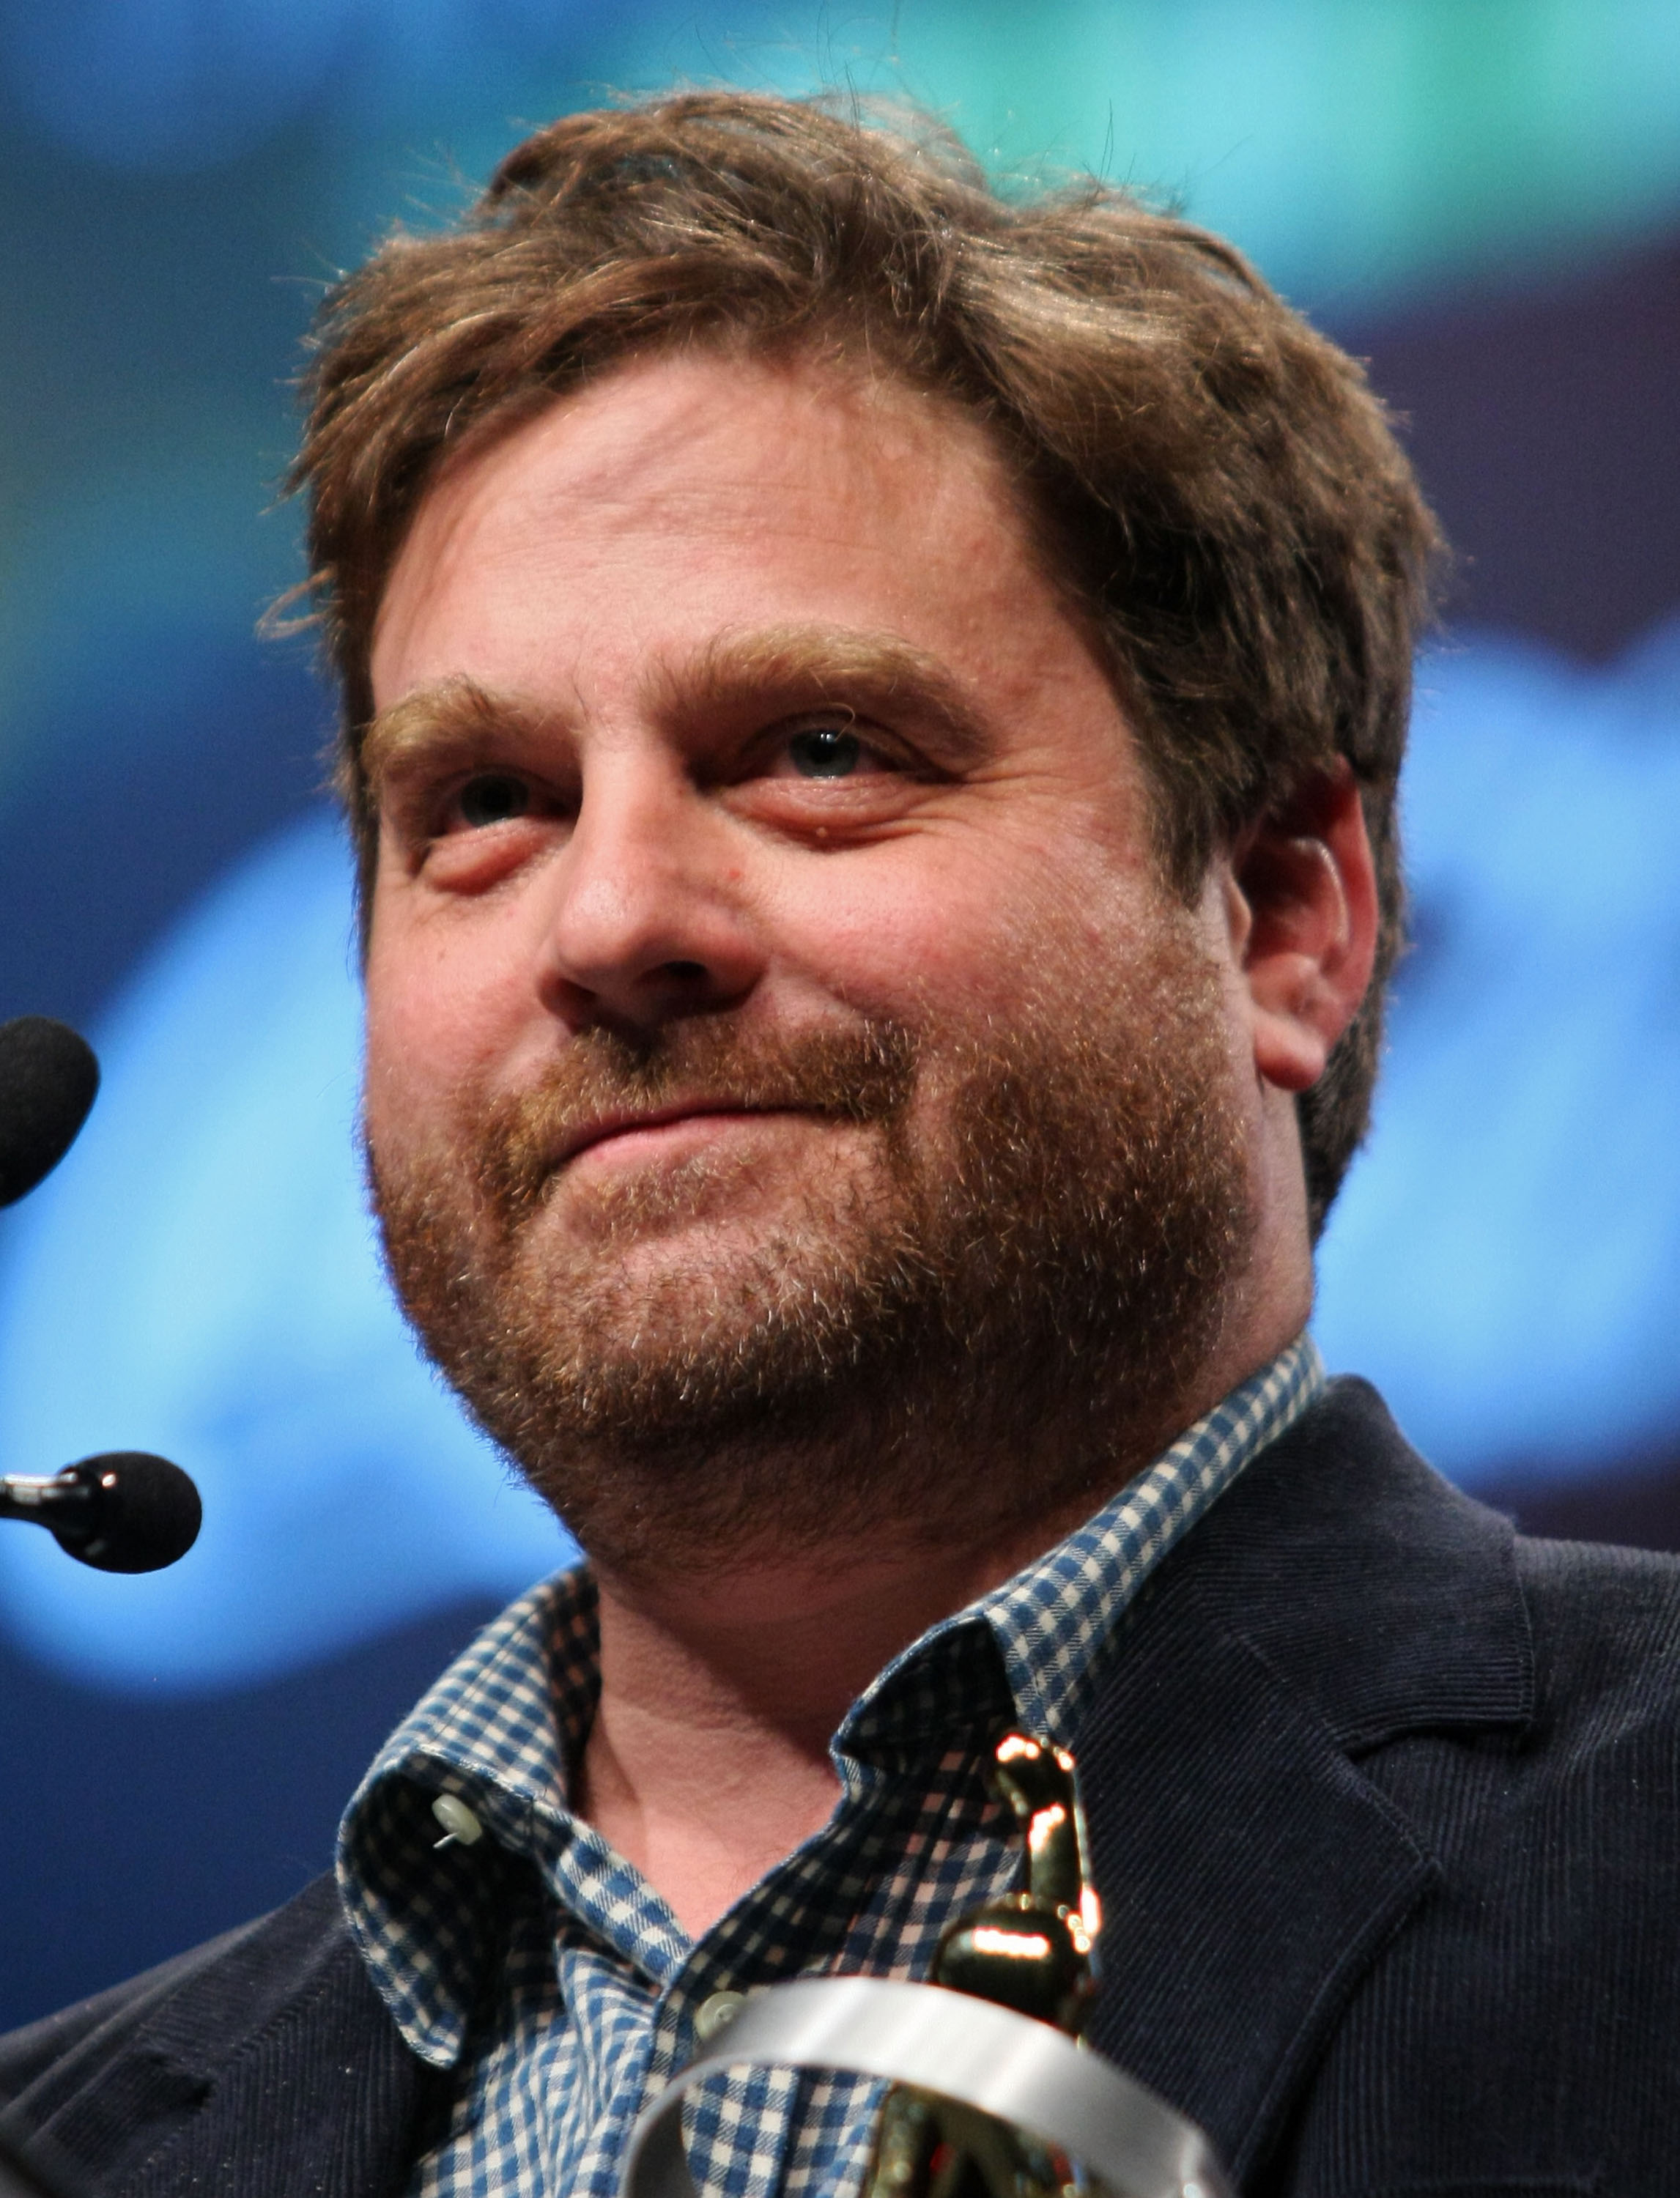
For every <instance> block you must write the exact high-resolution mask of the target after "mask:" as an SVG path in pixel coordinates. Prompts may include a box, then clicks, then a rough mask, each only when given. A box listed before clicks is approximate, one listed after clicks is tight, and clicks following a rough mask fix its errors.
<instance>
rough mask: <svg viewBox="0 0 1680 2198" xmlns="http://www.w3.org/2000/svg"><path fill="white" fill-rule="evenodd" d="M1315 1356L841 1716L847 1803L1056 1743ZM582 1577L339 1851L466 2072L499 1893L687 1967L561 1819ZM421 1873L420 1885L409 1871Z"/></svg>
mask: <svg viewBox="0 0 1680 2198" xmlns="http://www.w3.org/2000/svg"><path fill="white" fill-rule="evenodd" d="M1324 1379H1325V1377H1324V1369H1323V1365H1322V1361H1321V1359H1320V1358H1319V1356H1318V1352H1317V1349H1316V1347H1315V1346H1314V1345H1313V1343H1312V1341H1311V1338H1310V1337H1307V1336H1305V1335H1303V1336H1301V1337H1299V1338H1298V1339H1297V1340H1296V1341H1295V1342H1294V1343H1293V1344H1292V1345H1291V1346H1289V1347H1288V1349H1287V1350H1285V1351H1283V1352H1281V1353H1280V1354H1279V1356H1278V1357H1277V1358H1275V1359H1273V1360H1272V1361H1271V1362H1270V1364H1268V1365H1267V1366H1265V1367H1264V1368H1262V1369H1260V1371H1259V1373H1257V1374H1255V1375H1253V1376H1251V1378H1250V1379H1249V1380H1248V1381H1245V1382H1243V1383H1242V1384H1241V1387H1238V1388H1236V1389H1234V1390H1233V1391H1232V1392H1231V1393H1229V1395H1228V1396H1227V1397H1225V1398H1223V1399H1222V1401H1221V1402H1220V1403H1219V1404H1217V1405H1215V1406H1214V1408H1213V1409H1212V1410H1211V1411H1210V1412H1208V1413H1207V1414H1206V1415H1205V1416H1204V1417H1203V1418H1201V1419H1200V1420H1199V1421H1198V1422H1196V1423H1195V1426H1194V1427H1192V1428H1189V1429H1188V1430H1187V1431H1186V1432H1185V1433H1183V1435H1181V1436H1180V1437H1179V1438H1178V1439H1177V1441H1176V1442H1174V1443H1173V1444H1172V1445H1171V1446H1170V1447H1169V1448H1168V1449H1167V1450H1166V1451H1163V1452H1162V1454H1161V1456H1160V1457H1158V1458H1157V1459H1156V1460H1155V1461H1154V1463H1153V1464H1152V1465H1150V1466H1149V1467H1148V1468H1147V1469H1146V1470H1145V1471H1144V1472H1143V1473H1142V1474H1140V1475H1138V1477H1137V1478H1136V1480H1132V1481H1131V1482H1130V1483H1129V1484H1128V1485H1127V1486H1126V1487H1125V1489H1123V1490H1122V1491H1121V1492H1120V1493H1119V1495H1118V1496H1116V1497H1113V1499H1112V1500H1111V1501H1110V1502H1109V1503H1107V1504H1105V1505H1104V1506H1103V1508H1102V1509H1101V1510H1100V1511H1098V1512H1097V1513H1096V1515H1094V1516H1093V1517H1092V1518H1090V1520H1088V1521H1086V1522H1085V1524H1084V1526H1080V1527H1078V1529H1077V1530H1076V1531H1075V1532H1073V1533H1072V1534H1070V1535H1069V1536H1068V1537H1067V1539H1066V1540H1064V1541H1062V1542H1061V1543H1059V1544H1057V1545H1056V1546H1055V1549H1053V1550H1049V1552H1048V1553H1047V1554H1046V1555H1043V1557H1040V1558H1038V1559H1037V1560H1036V1561H1034V1562H1033V1563H1032V1564H1031V1565H1029V1566H1027V1567H1025V1568H1024V1569H1023V1570H1022V1571H1020V1572H1019V1573H1015V1574H1014V1577H1013V1578H1012V1579H1009V1580H1007V1581H1005V1582H1004V1583H1003V1585H1002V1586H1000V1587H998V1588H996V1589H994V1590H992V1591H991V1593H989V1594H987V1595H985V1596H982V1597H981V1598H980V1600H978V1601H977V1602H974V1603H973V1604H971V1605H969V1606H968V1608H966V1609H964V1610H962V1611H959V1612H957V1613H956V1614H953V1615H952V1616H950V1617H949V1618H946V1619H942V1620H940V1622H939V1624H938V1625H933V1626H932V1627H930V1628H929V1629H928V1630H927V1632H925V1633H924V1634H922V1635H921V1637H920V1638H919V1639H918V1640H917V1641H916V1642H915V1643H913V1644H912V1645H911V1646H910V1648H909V1649H905V1650H904V1652H903V1654H900V1655H899V1656H898V1657H896V1658H895V1659H894V1660H892V1663H891V1664H889V1665H888V1666H887V1668H886V1669H885V1670H884V1671H883V1672H881V1674H880V1676H879V1677H878V1678H876V1679H875V1681H874V1682H873V1683H871V1684H870V1686H869V1688H868V1689H866V1690H865V1692H864V1693H863V1695H861V1696H860V1697H859V1698H858V1700H857V1702H856V1703H854V1704H853V1706H852V1709H851V1710H850V1711H849V1712H847V1715H846V1718H845V1720H844V1721H843V1722H842V1724H841V1725H840V1729H839V1730H838V1732H837V1733H836V1734H835V1736H834V1742H833V1743H832V1749H831V1752H832V1753H833V1756H834V1764H835V1767H836V1770H837V1771H838V1772H839V1774H840V1778H841V1781H842V1784H843V1786H844V1787H845V1788H846V1790H847V1792H848V1794H853V1795H855V1794H857V1792H858V1791H859V1789H860V1788H861V1787H862V1786H863V1785H866V1784H868V1783H870V1782H874V1781H875V1780H877V1779H880V1778H891V1777H898V1778H900V1779H902V1778H903V1777H904V1775H905V1774H906V1773H908V1772H913V1771H914V1768H915V1765H916V1762H917V1760H918V1759H921V1758H923V1757H925V1756H926V1755H927V1753H928V1751H929V1750H933V1751H937V1750H938V1748H939V1747H940V1746H941V1745H942V1744H943V1743H944V1741H945V1738H946V1737H948V1736H949V1735H950V1731H951V1730H952V1726H953V1724H954V1723H955V1722H957V1721H961V1722H963V1723H968V1722H972V1721H974V1720H976V1719H980V1720H989V1721H990V1722H991V1723H992V1724H996V1725H998V1726H1000V1727H1001V1725H1002V1724H1003V1723H1005V1722H1013V1723H1014V1724H1018V1725H1020V1726H1021V1727H1023V1728H1024V1729H1026V1730H1031V1731H1033V1732H1038V1733H1044V1734H1048V1735H1049V1736H1052V1737H1055V1738H1061V1739H1065V1738H1066V1737H1067V1736H1068V1735H1069V1734H1070V1733H1072V1732H1073V1730H1074V1729H1075V1728H1076V1727H1077V1725H1078V1721H1079V1718H1080V1716H1081V1714H1082V1712H1083V1711H1084V1707H1085V1706H1086V1704H1087V1703H1088V1702H1089V1701H1090V1699H1091V1698H1092V1696H1093V1695H1094V1694H1095V1692H1096V1690H1097V1689H1098V1688H1099V1687H1100V1685H1101V1683H1102V1676H1103V1672H1104V1670H1105V1668H1106V1666H1107V1659H1108V1656H1109V1654H1111V1653H1112V1651H1113V1646H1114V1642H1115V1633H1116V1620H1117V1619H1118V1618H1119V1615H1120V1614H1121V1613H1122V1612H1123V1611H1124V1610H1125V1608H1126V1606H1127V1605H1128V1604H1129V1603H1130V1602H1131V1600H1132V1599H1133V1597H1134V1596H1136V1593H1137V1590H1138V1589H1139V1588H1140V1587H1141V1586H1142V1583H1143V1581H1144V1580H1145V1579H1147V1578H1148V1574H1149V1573H1151V1572H1152V1571H1153V1570H1154V1567H1156V1566H1157V1565H1159V1564H1160V1561H1161V1560H1162V1558H1163V1557H1165V1556H1166V1553H1167V1552H1168V1550H1171V1548H1172V1547H1173V1546H1174V1544H1176V1543H1177V1542H1178V1541H1179V1540H1180V1539H1182V1538H1183V1535H1184V1534H1185V1533H1186V1532H1188V1531H1189V1528H1190V1527H1191V1526H1194V1525H1195V1522H1196V1521H1197V1520H1198V1519H1200V1517H1201V1516H1202V1515H1203V1514H1204V1513H1205V1512H1206V1510H1207V1509H1208V1507H1209V1506H1210V1505H1211V1504H1212V1503H1213V1502H1214V1501H1215V1499H1216V1498H1217V1497H1218V1496H1219V1495H1220V1494H1221V1492H1223V1491H1224V1489H1226V1488H1227V1487H1229V1485H1230V1484H1231V1482H1232V1481H1233V1480H1235V1478H1236V1476H1237V1474H1239V1473H1241V1470H1242V1469H1243V1468H1244V1467H1245V1466H1246V1465H1247V1463H1248V1462H1250V1460H1251V1459H1253V1457H1256V1456H1258V1454H1259V1452H1260V1451H1262V1450H1263V1449H1264V1448H1265V1446H1266V1445H1268V1444H1269V1443H1270V1442H1272V1441H1274V1440H1276V1438H1277V1437H1278V1436H1279V1435H1280V1434H1282V1433H1283V1432H1284V1430H1285V1429H1286V1428H1288V1427H1289V1426H1290V1425H1292V1424H1293V1422H1294V1421H1295V1420H1296V1419H1297V1418H1298V1417H1299V1416H1300V1414H1301V1413H1302V1412H1303V1411H1305V1410H1306V1408H1307V1407H1308V1405H1309V1404H1311V1403H1312V1402H1313V1401H1314V1400H1315V1399H1316V1398H1317V1396H1318V1395H1319V1394H1320V1393H1321V1392H1322V1389H1323V1387H1324ZM597 1651H598V1636H597V1628H596V1594H595V1588H594V1584H593V1581H592V1580H591V1579H590V1574H589V1573H588V1570H587V1568H586V1567H578V1569H576V1570H573V1571H571V1572H567V1573H560V1574H558V1575H556V1576H555V1578H554V1579H551V1580H549V1581H546V1582H544V1583H543V1584H542V1585H539V1586H538V1587H535V1588H533V1589H532V1590H530V1591H529V1592H528V1593H527V1594H526V1595H524V1596H521V1597H520V1600H519V1601H518V1602H515V1603H514V1604H513V1605H512V1606H511V1607H510V1608H509V1609H508V1610H506V1611H505V1612H503V1614H502V1616H501V1617H500V1618H498V1619H496V1620H495V1621H494V1622H493V1623H492V1624H491V1625H490V1626H488V1627H487V1628H486V1629H485V1631H483V1632H482V1633H481V1634H480V1636H479V1637H478V1638H477V1639H476V1640H475V1641H474V1643H472V1644H471V1645H470V1646H469V1647H468V1649H466V1650H465V1651H464V1652H463V1654H462V1655H461V1656H460V1657H459V1658H457V1660H456V1662H455V1663H454V1664H453V1665H452V1666H451V1667H450V1669H449V1670H448V1671H447V1672H445V1674H444V1676H443V1678H441V1679H439V1681H438V1683H437V1684H436V1685H435V1686H434V1687H433V1689H431V1691H430V1692H429V1693H428V1694H427V1695H426V1696H425V1698H424V1699H423V1700H422V1701H421V1703H420V1705H419V1706H418V1707H417V1708H416V1710H415V1711H414V1712H413V1713H412V1714H411V1715H410V1717H409V1718H406V1719H405V1720H404V1723H403V1724H401V1725H399V1726H398V1729H397V1730H396V1731H395V1732H394V1733H393V1734H392V1737H391V1739H390V1740H389V1741H388V1742H387V1744H386V1746H385V1747H384V1748H383V1749H381V1753H380V1754H379V1756H378V1757H377V1759H375V1763H374V1764H373V1765H372V1767H371V1769H370V1770H369V1772H368V1775H367V1776H366V1777H365V1779H364V1780H363V1782H362V1785H361V1787H360V1788H358V1792H357V1794H356V1795H355V1797H354V1798H353V1800H352V1802H351V1804H350V1806H349V1808H348V1810H347V1811H346V1814H345V1817H344V1822H343V1823H342V1825H341V1827H340V1839H339V1857H338V1875H339V1885H340V1893H341V1895H342V1898H343V1901H344V1905H345V1910H346V1916H347V1918H348V1920H349V1922H350V1926H351V1928H352V1932H353V1933H354V1934H355V1936H356V1939H357V1941H358V1945H359V1946H360V1948H361V1951H362V1953H363V1957H364V1959H365V1960H366V1962H367V1963H368V1967H369V1971H370V1972H371V1974H372V1976H373V1980H374V1982H375V1985H376V1986H377V1987H378V1989H379V1991H380V1992H381V1995H382V1996H383V1997H384V1998H385V2000H386V2002H387V2005H388V2006H389V2007H390V2009H391V2011H392V2015H393V2017H394V2018H395V2020H396V2021H397V2023H398V2026H399V2027H400V2029H401V2031H402V2032H403V2035H404V2038H406V2039H407V2041H408V2043H409V2044H410V2046H411V2047H412V2048H413V2050H415V2051H416V2053H417V2054H419V2055H420V2056H421V2058H422V2059H424V2060H426V2061H429V2062H431V2063H432V2064H433V2066H436V2067H449V2066H451V2065H452V2064H453V2063H454V2062H455V2061H456V2060H457V2059H458V2058H459V2057H460V2055H461V2052H462V2045H463V2044H464V2042H465V2039H466V2037H467V2034H468V2026H469V2024H470V2022H471V2019H472V2015H473V2011H474V2008H475V2007H476V2006H477V2005H478V2004H479V2003H480V2001H481V1998H482V1995H483V1993H484V1992H485V1989H486V1988H487V1984H488V1981H489V1979H490V1975H491V1971H492V1970H493V1966H494V1961H495V1951H496V1944H497V1896H498V1886H499V1883H500V1881H501V1880H502V1878H503V1873H504V1872H505V1870H506V1869H509V1868H510V1867H517V1866H518V1864H517V1863H516V1862H514V1860H513V1859H512V1858H527V1859H528V1860H534V1862H535V1863H536V1864H537V1867H538V1869H539V1870H540V1871H541V1873H542V1875H543V1876H544V1878H545V1879H546V1881H547V1882H548V1887H549V1893H550V1894H551V1895H552V1896H553V1897H554V1898H555V1899H556V1900H557V1901H558V1902H559V1903H560V1904H561V1905H562V1907H564V1908H566V1909H567V1910H570V1911H571V1913H572V1914H573V1916H575V1917H576V1918H577V1920H578V1922H581V1923H583V1924H584V1926H586V1927H587V1928H589V1929H590V1930H591V1931H593V1932H594V1933H596V1935H597V1936H598V1937H599V1938H600V1939H602V1941H603V1942H604V1943H605V1944H606V1945H608V1946H610V1947H612V1948H613V1949H614V1950H615V1951H617V1952H618V1954H619V1956H620V1957H623V1958H625V1960H627V1961H628V1962H630V1963H631V1964H632V1965H633V1966H634V1967H635V1968H637V1969H638V1970H639V1971H640V1972H641V1973H642V1974H643V1975H644V1976H645V1977H646V1978H647V1979H648V1982H649V1983H650V1984H651V1985H652V1986H654V1989H655V1990H658V1989H660V1988H661V1987H662V1986H665V1985H666V1984H667V1983H668V1982H669V1981H670V1980H671V1979H672V1978H674V1977H675V1976H676V1975H677V1972H678V1971H679V1970H680V1969H681V1968H682V1967H683V1963H685V1962H686V1961H688V1960H689V1957H690V1956H691V1954H692V1953H693V1951H694V1949H693V1947H692V1946H691V1944H690V1942H689V1939H687V1938H686V1936H685V1935H684V1933H683V1931H682V1930H681V1928H680V1927H679V1926H678V1925H677V1922H676V1920H675V1918H674V1917H673V1916H671V1911H670V1910H669V1909H668V1908H667V1907H666V1904H665V1902H664V1901H663V1900H661V1899H660V1897H659V1895H658V1894H657V1893H654V1891H653V1889H652V1887H648V1886H647V1885H646V1884H645V1882H644V1881H641V1880H640V1879H639V1877H638V1875H637V1873H636V1872H634V1871H633V1870H631V1869H630V1868H629V1866H628V1865H627V1864H625V1863H624V1862H623V1861H622V1859H621V1858H618V1857H616V1856H615V1855H613V1852H612V1851H611V1850H610V1849H609V1848H607V1846H606V1845H605V1842H604V1841H602V1840H601V1839H600V1837H599V1835H597V1834H596V1832H595V1831H594V1830H593V1829H592V1828H591V1827H590V1826H589V1825H588V1824H587V1823H584V1822H583V1821H582V1820H581V1819H578V1818H576V1817H573V1815H572V1813H571V1812H570V1811H569V1810H568V1808H567V1804H566V1794H567V1763H568V1761H571V1760H575V1759H576V1756H577V1753H578V1751H579V1750H580V1748H581V1747H582V1744H583V1742H584V1738H585V1737H586V1736H587V1734H588V1731H589V1728H590V1721H591V1719H592V1718H593V1715H594V1711H595V1704H596V1696H597V1694H598V1690H599V1675H598V1670H597V1664H596V1658H597ZM444 1792H453V1793H456V1794H469V1795H470V1798H471V1806H472V1808H473V1810H474V1812H475V1813H476V1815H477V1816H478V1817H479V1818H480V1822H481V1823H482V1824H483V1826H484V1829H485V1834H486V1835H487V1839H486V1840H485V1842H484V1843H483V1844H481V1845H480V1846H475V1847H474V1848H471V1849H468V1848H466V1847H463V1846H461V1845H459V1844H458V1843H456V1844H451V1845H446V1846H444V1847H442V1848H441V1849H439V1847H438V1846H437V1844H436V1842H437V1841H438V1840H439V1839H440V1838H441V1836H442V1835H441V1832H440V1830H439V1829H438V1827H437V1826H436V1825H435V1823H434V1822H433V1818H432V1817H431V1813H430V1805H431V1801H432V1800H433V1798H434V1797H435V1796H436V1795H438V1794H441V1793H444ZM421 1856H424V1858H425V1861H424V1864H423V1866H421V1867H419V1868H416V1862H417V1860H418V1858H420V1857H421Z"/></svg>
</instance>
